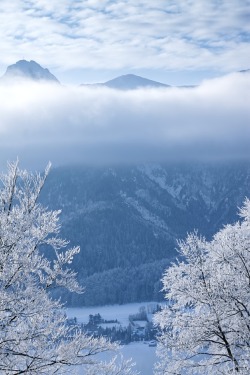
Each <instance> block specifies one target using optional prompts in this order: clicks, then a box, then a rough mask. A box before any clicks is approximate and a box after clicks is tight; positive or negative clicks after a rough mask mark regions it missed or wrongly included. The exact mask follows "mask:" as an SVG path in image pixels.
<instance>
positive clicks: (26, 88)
mask: <svg viewBox="0 0 250 375" xmlns="http://www.w3.org/2000/svg"><path fill="white" fill-rule="evenodd" d="M249 97H250V74H249V73H244V74H243V73H236V74H232V75H228V76H225V77H222V78H219V79H214V80H210V81H206V82H204V83H203V84H202V85H201V86H199V87H197V88H185V89H184V88H183V89H180V88H169V89H147V90H136V91H126V92H122V91H116V90H111V89H107V88H88V87H87V88H86V87H82V88H80V87H79V88H69V87H62V86H59V85H58V86H57V85H44V84H34V83H25V84H18V85H8V86H1V87H0V98H1V99H0V114H1V122H0V160H1V163H2V164H3V165H5V164H6V160H7V159H8V160H12V159H15V158H16V157H17V156H18V157H19V158H20V159H21V161H23V163H25V165H26V166H30V167H35V168H40V167H41V166H42V165H44V164H46V162H47V161H48V160H51V161H52V163H53V164H54V165H58V164H67V163H71V162H74V163H78V162H86V163H92V162H94V163H103V162H104V163H105V162H112V163H115V162H143V161H167V160H175V159H178V160H187V159H189V158H190V159H193V158H194V159H198V160H200V159H206V158H212V159H214V158H215V159H216V158H239V157H250V106H249Z"/></svg>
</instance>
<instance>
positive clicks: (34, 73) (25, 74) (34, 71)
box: [2, 60, 59, 83]
mask: <svg viewBox="0 0 250 375" xmlns="http://www.w3.org/2000/svg"><path fill="white" fill-rule="evenodd" d="M2 78H3V79H4V80H13V79H30V80H34V81H50V82H55V83H59V81H58V79H57V78H56V77H55V76H54V75H53V74H51V73H50V71H49V70H48V69H47V68H43V67H42V66H41V65H39V64H38V63H37V62H36V61H33V60H31V61H27V60H19V61H17V62H16V63H15V64H13V65H10V66H8V68H7V70H6V73H5V74H4V76H3V77H2Z"/></svg>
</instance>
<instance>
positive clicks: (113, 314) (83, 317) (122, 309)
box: [66, 302, 160, 327]
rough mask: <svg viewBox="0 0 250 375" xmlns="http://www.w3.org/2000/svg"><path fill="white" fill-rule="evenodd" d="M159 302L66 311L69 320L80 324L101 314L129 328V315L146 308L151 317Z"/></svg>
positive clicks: (69, 309)
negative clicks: (72, 319)
mask: <svg viewBox="0 0 250 375" xmlns="http://www.w3.org/2000/svg"><path fill="white" fill-rule="evenodd" d="M157 304H160V303H158V302H138V303H128V304H125V305H107V306H91V307H70V308H68V309H66V314H67V316H68V317H69V318H77V321H78V323H88V320H89V315H90V314H92V315H94V314H98V313H99V314H100V315H101V317H102V318H103V319H105V320H115V319H117V320H118V321H119V322H120V323H121V325H122V326H124V327H127V326H128V324H129V319H128V317H129V315H131V314H136V313H138V312H139V309H140V307H143V306H144V307H145V308H146V312H147V314H148V316H149V318H150V317H151V315H152V314H151V312H152V311H153V309H154V308H155V306H156V305H157Z"/></svg>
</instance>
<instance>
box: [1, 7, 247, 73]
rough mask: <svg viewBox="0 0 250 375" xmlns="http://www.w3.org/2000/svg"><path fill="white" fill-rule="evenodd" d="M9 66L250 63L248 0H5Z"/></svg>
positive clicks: (224, 67)
mask: <svg viewBox="0 0 250 375" xmlns="http://www.w3.org/2000/svg"><path fill="white" fill-rule="evenodd" d="M0 33H1V52H2V53H1V59H2V64H5V65H8V64H10V63H13V62H14V61H16V60H19V59H20V58H22V57H25V58H26V59H33V60H37V61H38V62H40V63H41V64H42V65H45V66H49V67H52V68H55V69H57V70H58V71H63V70H69V69H76V68H85V69H88V68H91V69H93V68H94V69H107V68H109V69H130V68H135V69H142V68H144V69H148V68H150V69H165V70H186V69H194V70H195V69H215V70H216V69H219V70H221V71H232V70H239V69H241V68H244V67H245V68H246V67H248V64H249V59H248V57H249V53H250V44H249V40H250V26H249V1H248V0H241V1H240V2H239V1H238V0H220V1H218V0H211V1H199V2H197V1H196V0H189V1H181V0H171V1H169V0H164V1H162V0H155V1H154V2H149V1H148V0H138V1H136V2H135V1H132V0H126V1H125V0H121V1H110V0H103V1H96V0H86V1H82V2H81V1H74V0H73V1H71V2H69V1H66V0H62V1H60V2H59V3H58V2H57V3H55V2H51V1H49V0H25V1H21V0H12V1H11V2H10V1H8V0H2V1H1V3H0Z"/></svg>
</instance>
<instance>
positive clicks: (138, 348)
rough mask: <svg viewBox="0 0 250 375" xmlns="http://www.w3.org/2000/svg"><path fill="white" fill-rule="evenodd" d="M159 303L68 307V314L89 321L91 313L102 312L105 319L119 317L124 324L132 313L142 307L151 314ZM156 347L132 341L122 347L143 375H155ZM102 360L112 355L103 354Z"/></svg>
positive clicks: (125, 356)
mask: <svg viewBox="0 0 250 375" xmlns="http://www.w3.org/2000/svg"><path fill="white" fill-rule="evenodd" d="M156 305H157V303H156V302H143V303H129V304H126V305H110V306H96V307H81V308H80V307H79V308H74V307H72V308H68V309H67V315H68V317H69V318H74V317H76V318H77V321H78V322H79V323H87V322H88V320H89V315H90V314H93V315H94V314H98V313H99V314H100V315H101V317H102V318H103V319H106V320H115V319H117V320H118V321H119V322H120V323H121V325H122V326H127V325H128V324H129V320H128V317H129V315H131V314H136V313H137V312H138V311H139V309H140V307H142V306H144V307H145V308H146V311H147V313H148V314H149V316H150V315H151V314H150V312H151V311H152V309H153V308H154V307H155V306H156ZM155 349H156V348H155V347H149V346H148V343H144V342H132V343H130V344H129V345H124V346H123V347H122V348H121V353H122V355H123V357H124V358H125V359H129V358H132V360H133V362H136V366H135V369H136V370H137V371H139V372H140V374H141V375H153V367H154V363H155V362H156V360H157V359H156V353H155ZM101 358H102V360H109V359H110V356H109V355H107V354H106V353H105V354H102V355H101ZM78 374H79V375H83V371H82V370H81V369H79V370H78Z"/></svg>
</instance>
